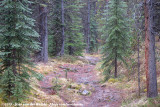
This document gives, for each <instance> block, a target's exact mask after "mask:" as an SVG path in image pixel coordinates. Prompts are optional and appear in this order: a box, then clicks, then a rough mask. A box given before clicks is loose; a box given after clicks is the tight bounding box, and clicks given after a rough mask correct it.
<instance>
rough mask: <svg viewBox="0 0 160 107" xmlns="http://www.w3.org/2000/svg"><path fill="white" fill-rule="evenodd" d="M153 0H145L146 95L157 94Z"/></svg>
mask: <svg viewBox="0 0 160 107" xmlns="http://www.w3.org/2000/svg"><path fill="white" fill-rule="evenodd" d="M154 1H155V0H145V71H146V79H147V81H146V82H147V97H149V98H153V97H157V96H158V92H157V73H156V58H155V36H154V31H153V24H154V18H153V17H154V8H153V7H154Z"/></svg>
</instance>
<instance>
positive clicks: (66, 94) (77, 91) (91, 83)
mask: <svg viewBox="0 0 160 107" xmlns="http://www.w3.org/2000/svg"><path fill="white" fill-rule="evenodd" d="M80 59H83V60H85V61H87V62H89V63H85V64H72V63H63V64H57V65H56V66H54V71H50V72H47V73H45V76H44V78H43V80H42V81H40V83H39V84H40V87H41V90H42V91H43V92H44V93H46V94H47V95H54V94H57V95H58V96H59V97H60V98H61V99H62V100H63V103H64V104H68V107H75V104H82V105H79V106H83V107H120V106H121V103H122V100H123V91H122V90H119V89H116V88H114V87H110V86H106V85H103V84H102V83H101V82H100V81H101V79H100V76H99V75H98V71H97V70H96V69H95V67H96V63H97V62H98V61H99V60H100V58H99V57H96V56H84V57H80ZM66 72H67V76H66ZM53 78H54V79H53ZM60 78H61V83H60V82H59V81H60ZM66 78H67V79H66ZM59 83H60V84H63V85H58V84H59ZM55 84H57V85H55ZM64 84H68V85H64ZM58 87H59V88H58Z"/></svg>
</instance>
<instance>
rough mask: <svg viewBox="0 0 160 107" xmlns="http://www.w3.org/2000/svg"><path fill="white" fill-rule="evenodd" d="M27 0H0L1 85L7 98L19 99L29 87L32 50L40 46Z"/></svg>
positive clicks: (12, 100)
mask: <svg viewBox="0 0 160 107" xmlns="http://www.w3.org/2000/svg"><path fill="white" fill-rule="evenodd" d="M31 3H32V2H30V1H28V0H1V1H0V13H1V16H0V20H1V23H0V38H1V39H0V43H1V44H0V57H1V59H2V66H1V68H0V74H1V77H0V78H1V80H0V88H2V90H3V91H2V93H3V94H2V95H3V98H4V100H5V101H7V102H17V103H18V102H21V101H22V100H23V99H24V98H26V95H27V93H28V92H29V91H30V86H29V79H30V74H31V73H34V71H32V70H31V67H32V66H33V64H32V63H31V61H30V58H29V57H30V53H31V52H32V50H37V49H39V45H38V43H37V42H36V41H35V39H36V38H37V37H38V36H39V35H38V33H37V32H36V31H35V30H34V29H33V28H32V27H33V26H34V20H33V19H32V18H30V17H29V14H31V9H29V8H28V6H29V5H30V4H31Z"/></svg>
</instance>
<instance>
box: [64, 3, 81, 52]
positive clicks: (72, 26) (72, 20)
mask: <svg viewBox="0 0 160 107" xmlns="http://www.w3.org/2000/svg"><path fill="white" fill-rule="evenodd" d="M81 4H82V3H81V1H80V0H77V1H75V0H67V1H66V14H65V19H66V20H65V29H66V31H65V32H66V33H65V35H66V47H65V50H66V53H67V54H69V55H81V54H82V50H83V48H84V43H83V34H82V33H81V29H82V24H81V21H82V19H81V18H80V8H81Z"/></svg>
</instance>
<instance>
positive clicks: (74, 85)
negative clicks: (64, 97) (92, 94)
mask: <svg viewBox="0 0 160 107" xmlns="http://www.w3.org/2000/svg"><path fill="white" fill-rule="evenodd" d="M69 88H71V89H76V90H79V89H81V88H82V86H81V85H80V84H76V83H71V84H70V85H69Z"/></svg>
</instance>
